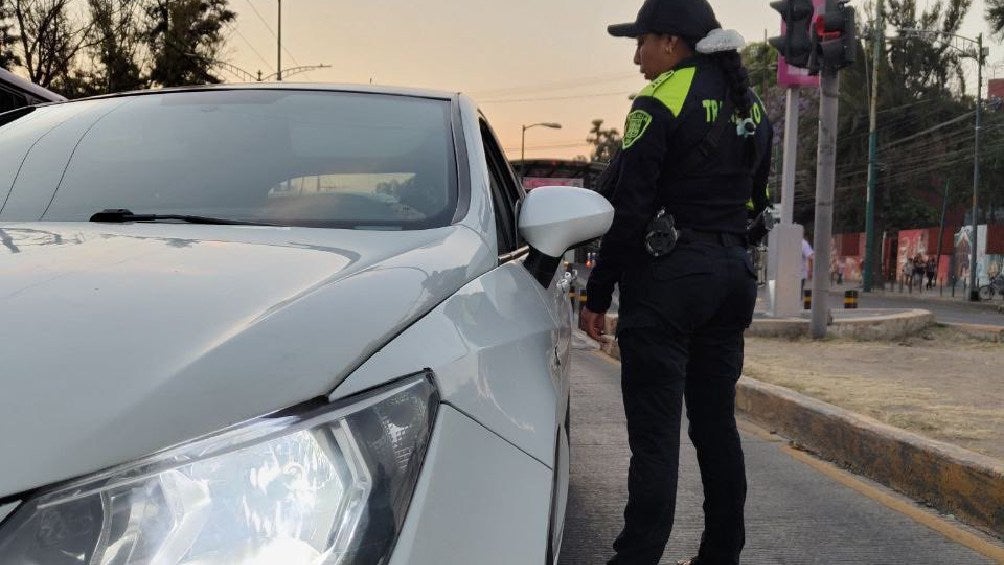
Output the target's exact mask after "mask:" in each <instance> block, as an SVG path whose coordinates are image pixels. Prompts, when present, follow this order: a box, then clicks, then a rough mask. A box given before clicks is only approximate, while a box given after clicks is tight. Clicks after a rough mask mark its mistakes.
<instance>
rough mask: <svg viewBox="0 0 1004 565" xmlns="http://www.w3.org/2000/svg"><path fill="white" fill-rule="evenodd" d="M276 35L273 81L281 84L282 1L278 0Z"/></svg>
mask: <svg viewBox="0 0 1004 565" xmlns="http://www.w3.org/2000/svg"><path fill="white" fill-rule="evenodd" d="M277 20H278V25H277V26H276V27H278V28H279V29H278V33H276V39H277V40H278V41H277V42H276V47H275V80H277V81H279V82H282V0H279V14H278V17H277Z"/></svg>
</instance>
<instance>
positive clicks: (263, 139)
mask: <svg viewBox="0 0 1004 565" xmlns="http://www.w3.org/2000/svg"><path fill="white" fill-rule="evenodd" d="M90 103H91V104H94V108H93V109H92V111H91V112H90V114H92V115H93V118H92V119H93V123H90V124H88V127H87V128H86V130H84V131H83V133H81V128H80V127H79V124H77V125H76V126H73V125H72V124H69V122H67V123H66V124H59V125H56V126H55V127H52V126H51V124H47V125H45V126H43V127H48V128H50V131H48V133H46V134H44V137H45V143H43V144H38V146H35V147H33V148H32V149H31V150H30V151H32V152H35V151H41V150H44V149H39V146H44V147H69V148H70V149H69V150H68V151H67V150H65V149H60V151H67V153H66V154H65V155H51V156H46V157H47V158H46V159H38V158H37V156H34V155H29V157H35V159H30V158H29V159H25V163H31V162H33V161H38V162H40V163H41V162H49V163H61V162H66V164H65V167H64V170H63V171H62V174H61V178H59V179H58V181H56V182H55V183H54V182H53V181H52V180H51V175H32V174H30V171H22V173H27V174H21V175H19V176H18V180H17V182H16V184H14V186H13V189H12V191H11V198H10V200H12V201H17V200H21V201H24V200H25V199H26V198H28V197H30V196H35V197H38V198H41V199H42V200H43V201H47V200H48V199H50V198H51V202H46V204H45V205H44V206H45V207H44V210H43V211H42V213H41V215H40V217H38V211H37V210H35V211H34V212H33V213H27V212H25V215H27V216H28V217H11V213H12V210H13V209H14V208H16V207H11V209H8V210H7V213H6V214H4V215H3V218H4V219H5V220H28V221H31V220H39V219H42V220H46V221H86V220H88V219H89V218H90V216H91V215H92V214H94V213H95V212H98V211H101V210H103V209H108V208H126V209H129V210H131V211H133V212H135V213H140V214H193V215H202V216H214V217H222V218H228V219H235V220H241V221H249V222H262V223H269V224H278V225H289V226H316V227H350V228H363V229H365V228H379V229H421V228H430V227H438V226H442V225H448V224H449V223H450V221H451V220H452V218H453V213H454V210H455V208H456V202H457V173H456V162H455V153H454V147H453V141H452V132H451V127H452V126H451V119H450V117H451V106H450V103H449V101H446V100H434V99H425V98H416V97H408V96H393V95H379V94H360V93H342V92H339V93H335V92H318V91H285V90H232V91H227V90H214V91H199V92H172V93H161V94H148V95H142V96H134V97H130V98H124V99H123V98H112V99H108V100H99V101H91V102H90ZM73 104H74V103H70V104H69V105H73ZM61 106H66V105H61ZM49 110H50V109H49V108H40V109H39V110H38V111H37V112H36V114H43V113H45V112H47V111H49ZM33 117H34V118H35V119H34V122H37V123H39V124H44V122H45V121H44V120H41V119H39V118H40V117H41V116H33ZM18 126H19V124H18V120H14V121H13V122H11V123H10V124H6V125H3V126H0V153H3V152H4V147H3V145H4V142H3V141H2V140H3V138H4V137H5V136H4V130H5V129H6V128H12V129H13V128H15V127H18ZM21 129H23V127H22V128H21ZM22 136H24V134H22ZM60 136H65V137H67V138H68V139H67V141H70V142H71V143H55V141H57V140H58V139H59V137H60ZM28 137H30V135H28ZM15 149H16V148H15ZM35 179H49V180H45V181H42V180H35ZM18 209H19V208H18ZM25 209H26V210H31V207H30V206H28V207H25ZM14 213H15V214H16V213H17V212H14ZM33 215H34V216H36V217H31V216H33Z"/></svg>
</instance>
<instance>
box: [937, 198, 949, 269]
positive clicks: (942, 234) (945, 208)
mask: <svg viewBox="0 0 1004 565" xmlns="http://www.w3.org/2000/svg"><path fill="white" fill-rule="evenodd" d="M951 187H952V182H951V181H947V180H946V181H945V197H944V198H943V199H942V200H941V229H939V230H938V251H937V252H936V253H937V254H938V255H937V259H936V260H935V265H937V266H936V267H935V271H936V272H940V271H941V248H942V243H944V241H945V214H946V213H947V212H948V190H949V189H950V188H951ZM935 276H937V275H935Z"/></svg>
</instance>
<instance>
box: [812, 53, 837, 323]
mask: <svg viewBox="0 0 1004 565" xmlns="http://www.w3.org/2000/svg"><path fill="white" fill-rule="evenodd" d="M839 97H840V75H839V74H838V72H837V70H836V69H824V70H823V71H822V72H821V73H820V81H819V153H818V157H817V160H816V224H815V234H814V240H813V241H814V245H813V248H814V251H815V260H814V262H813V265H812V337H813V339H822V338H824V337H826V326H827V324H828V323H829V313H830V312H829V309H828V308H827V306H826V303H827V298H828V294H829V290H830V238H831V237H832V232H833V185H834V183H835V181H836V168H837V111H838V108H839Z"/></svg>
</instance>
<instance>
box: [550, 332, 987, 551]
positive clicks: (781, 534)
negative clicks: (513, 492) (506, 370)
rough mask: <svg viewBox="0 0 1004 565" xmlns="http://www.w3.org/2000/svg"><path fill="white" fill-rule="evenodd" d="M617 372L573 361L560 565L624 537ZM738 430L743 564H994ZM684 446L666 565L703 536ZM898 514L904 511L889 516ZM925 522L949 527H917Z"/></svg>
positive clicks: (901, 501) (598, 362)
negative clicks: (744, 482)
mask: <svg viewBox="0 0 1004 565" xmlns="http://www.w3.org/2000/svg"><path fill="white" fill-rule="evenodd" d="M619 371H620V366H619V364H618V363H616V362H615V361H612V360H611V359H610V358H609V357H606V356H605V355H603V354H601V353H598V352H592V351H575V352H574V353H573V359H572V368H571V373H572V426H571V444H572V469H571V486H570V489H569V502H568V512H567V523H566V527H565V535H564V542H563V549H562V557H561V561H560V563H561V565H591V564H603V563H606V559H608V558H609V557H610V554H611V552H610V549H609V548H610V544H611V542H612V541H613V539H614V537H615V536H616V535H617V533H618V531H619V530H620V527H621V512H622V510H623V505H624V501H625V499H626V491H627V487H626V485H627V469H628V459H629V451H628V448H627V438H626V431H625V425H624V414H623V409H622V405H621V398H620V385H619ZM740 427H741V431H742V441H743V448H744V450H745V452H746V464H747V475H748V480H749V498H748V501H747V505H746V508H747V544H746V550H745V551H744V553H743V562H744V563H751V564H758V565H759V564H798V565H803V564H816V563H818V564H827V565H829V564H854V565H873V564H882V565H885V564H889V565H901V564H904V563H910V564H913V565H927V564H930V565H942V564H945V563H959V564H962V563H965V564H967V565H980V564H992V563H995V562H998V561H996V560H995V559H992V558H990V557H988V556H986V555H984V554H981V553H978V552H977V551H974V550H973V549H970V548H969V547H966V546H964V545H960V544H959V543H957V542H956V541H953V539H959V537H958V535H955V534H958V532H960V531H961V532H962V533H963V538H965V536H966V535H968V536H973V535H974V534H973V533H972V532H971V531H970V530H968V529H965V528H963V527H961V526H959V525H958V524H956V523H955V522H954V521H949V520H944V519H942V518H941V517H939V516H937V515H936V514H934V513H932V512H930V511H929V510H927V509H925V508H922V507H919V506H917V505H915V504H913V503H912V502H910V501H908V500H906V499H905V498H903V497H900V496H898V495H896V494H895V493H892V491H889V490H888V489H885V488H883V487H880V486H878V485H876V484H874V483H871V482H867V481H864V480H862V479H859V478H855V477H853V476H851V475H849V474H847V473H845V472H843V471H840V470H838V469H835V468H832V467H830V466H829V465H828V464H825V463H822V462H818V461H815V460H814V459H812V458H810V457H809V456H807V455H805V454H804V453H801V452H798V451H795V450H794V449H792V448H791V447H790V446H789V445H788V443H787V442H786V441H783V440H782V439H780V438H778V437H777V436H772V435H770V434H768V433H766V432H764V431H762V430H760V429H759V428H757V427H755V426H754V425H752V424H750V423H748V422H741V426H740ZM683 429H684V430H685V429H686V423H684V426H683ZM683 446H684V447H683V450H682V453H681V469H680V489H679V491H680V492H679V497H678V498H679V501H678V506H677V511H676V527H675V529H674V531H673V534H672V536H671V538H670V542H669V545H668V546H667V550H666V553H665V554H664V556H663V559H662V561H661V563H676V560H677V559H679V558H683V557H690V556H692V555H693V554H695V553H696V550H697V545H698V540H699V538H700V533H701V524H702V520H703V517H702V513H701V501H702V494H701V486H700V477H699V474H698V470H697V463H696V460H695V457H694V452H693V448H692V447H691V446H690V442H689V439H687V438H686V435H685V433H684V438H683ZM848 485H850V486H848ZM863 492H865V493H870V494H863ZM879 500H883V501H884V502H880V501H879ZM896 505H899V506H900V509H899V510H894V509H892V508H891V507H890V506H896ZM918 517H919V518H918ZM918 520H920V521H918ZM925 520H926V521H927V522H928V523H930V522H931V521H932V520H933V521H934V523H935V525H938V524H940V525H941V526H943V527H938V528H937V530H936V529H932V527H934V526H932V527H927V526H924V525H921V523H920V522H924V521H925ZM938 530H941V531H938ZM967 539H970V540H972V538H971V537H970V538H967ZM976 539H977V541H976V542H972V541H970V542H969V543H971V544H975V546H976V547H977V549H979V548H980V547H984V552H986V549H985V547H991V551H993V550H994V549H993V548H994V547H995V548H996V551H998V552H1002V551H1004V546H1001V545H999V544H996V542H991V541H989V540H988V539H987V538H984V537H980V536H977V538H976ZM980 540H983V541H982V543H983V544H984V546H981V545H980V543H981V542H980ZM997 555H1004V553H998V554H997Z"/></svg>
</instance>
